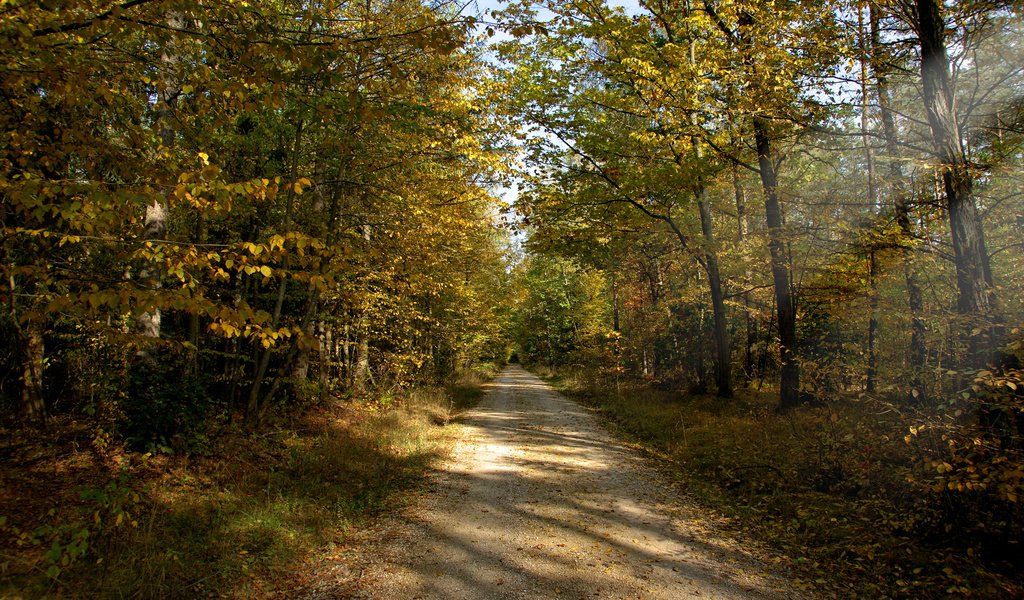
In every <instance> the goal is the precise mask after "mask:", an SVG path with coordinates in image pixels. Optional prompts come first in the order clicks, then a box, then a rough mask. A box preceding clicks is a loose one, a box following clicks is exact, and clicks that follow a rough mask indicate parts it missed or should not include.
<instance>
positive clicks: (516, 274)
mask: <svg viewBox="0 0 1024 600" xmlns="http://www.w3.org/2000/svg"><path fill="white" fill-rule="evenodd" d="M1022 17H1024V4H1022V3H1020V2H1018V1H1016V0H1008V1H1002V0H963V1H958V2H954V1H943V0H825V1H815V2H812V1H809V0H767V1H765V0H639V1H638V2H635V3H634V2H627V3H625V4H620V3H610V2H603V1H601V0H598V1H582V0H540V1H534V0H521V1H519V2H508V3H502V4H501V5H492V4H488V5H486V6H485V5H484V4H483V3H480V4H478V3H476V2H471V3H463V2H453V1H451V0H429V1H427V0H364V1H362V2H355V1H349V0H336V1H328V2H311V1H308V0H272V1H268V2H246V1H242V0H200V1H189V2H185V1H183V0H128V1H123V2H117V1H114V2H111V1H110V0H45V1H41V2H39V1H32V0H8V1H5V2H0V37H2V39H3V43H2V44H0V56H2V60H0V122H2V134H3V137H2V139H0V228H2V231H3V235H2V239H0V269H2V282H0V303H2V305H3V310H2V311H0V339H2V340H3V343H2V344H0V457H2V461H0V596H3V597H12V598H22V597H25V598H28V597H125V596H130V597H142V598H168V597H190V598H191V597H196V596H197V595H207V594H209V595H210V596H211V597H213V596H217V595H220V596H224V597H271V596H273V595H274V594H277V595H279V596H280V597H293V596H295V595H297V594H298V592H297V591H296V590H301V589H306V588H308V586H309V585H310V580H309V578H310V577H313V575H310V573H312V571H311V570H310V565H318V564H323V562H324V561H327V560H330V559H331V557H333V556H336V555H337V554H339V553H343V550H344V549H345V548H347V545H348V544H349V543H350V542H349V540H351V539H355V538H356V537H358V536H357V532H358V531H361V530H362V529H363V528H365V527H367V526H369V524H370V523H372V522H373V521H374V519H377V518H379V517H380V516H381V515H386V514H389V513H391V512H393V511H395V510H396V509H397V508H398V507H401V506H403V505H404V504H403V503H406V502H409V501H410V500H409V498H411V497H413V496H415V495H416V493H417V491H416V490H417V489H418V486H419V485H420V483H419V482H420V481H421V480H422V477H423V474H424V473H425V472H427V471H428V470H430V469H431V468H433V467H432V465H435V464H436V462H437V460H439V459H440V458H441V457H443V456H444V454H445V452H446V448H448V447H450V445H451V444H452V443H453V436H455V435H457V433H456V432H455V430H454V429H453V428H451V427H449V423H450V422H455V421H458V418H459V415H460V414H462V413H463V412H464V411H466V410H468V409H469V408H471V407H472V405H473V404H474V402H476V401H477V400H479V398H480V397H481V395H482V394H483V393H484V391H483V389H484V388H485V387H486V385H485V382H486V381H487V380H488V379H489V378H491V377H493V376H494V375H495V374H496V373H497V372H498V371H500V369H501V368H502V367H503V366H504V365H505V364H507V363H509V362H519V363H521V364H523V365H524V366H525V367H527V368H529V369H530V370H532V371H534V372H536V373H538V374H540V375H542V376H544V377H545V378H546V379H548V380H549V381H550V382H551V383H552V384H554V385H555V386H556V387H557V388H558V389H559V390H560V391H562V392H563V393H564V394H566V395H568V396H570V397H572V398H574V399H575V400H577V401H579V402H581V403H583V404H584V405H587V406H589V407H591V408H592V409H593V410H594V411H595V412H597V413H598V414H600V415H602V416H603V417H604V418H606V419H607V421H608V422H609V423H610V425H609V426H610V427H611V428H612V430H613V431H615V432H616V433H617V434H618V435H621V436H623V437H625V438H626V439H628V440H630V443H631V444H634V445H636V446H637V447H638V448H640V449H641V450H642V451H643V452H644V453H645V454H646V455H647V456H648V457H649V458H650V460H652V461H653V462H655V463H657V464H659V465H660V467H659V468H662V469H664V470H665V472H666V473H668V474H669V477H670V478H672V479H673V480H674V481H676V483H677V485H678V488H679V489H680V490H681V493H683V494H685V495H687V496H689V497H693V498H695V499H696V501H697V502H699V503H702V504H704V505H706V506H709V507H711V508H712V509H713V510H715V511H717V513H719V514H721V515H723V519H724V520H725V521H727V522H728V523H729V525H728V527H732V528H734V529H735V531H736V532H737V535H745V536H752V537H753V538H756V539H758V540H762V541H764V542H765V543H767V544H768V545H770V546H771V547H774V548H777V549H780V551H781V552H782V554H784V555H786V556H788V557H790V558H789V559H788V561H787V562H786V564H784V565H782V567H783V568H785V569H786V570H787V572H789V573H790V574H791V576H792V578H793V580H794V581H795V582H797V586H798V587H802V588H805V589H807V590H809V591H810V592H812V593H815V594H817V595H821V596H823V597H863V598H878V597H905V598H922V597H981V598H1004V597H1014V596H1018V595H1024V578H1022V576H1021V574H1020V567H1021V564H1022V560H1024V548H1021V545H1022V543H1024V509H1022V507H1021V501H1022V499H1024V369H1022V366H1021V359H1022V358H1024V331H1022V330H1021V327H1024V19H1022Z"/></svg>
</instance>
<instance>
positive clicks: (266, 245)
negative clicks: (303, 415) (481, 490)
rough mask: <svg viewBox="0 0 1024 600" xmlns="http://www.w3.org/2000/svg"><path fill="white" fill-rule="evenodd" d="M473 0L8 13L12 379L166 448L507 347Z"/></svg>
mask: <svg viewBox="0 0 1024 600" xmlns="http://www.w3.org/2000/svg"><path fill="white" fill-rule="evenodd" d="M462 9H463V7H462V5H459V4H451V3H446V2H438V3H433V4H424V3H420V2H415V1H405V0H396V1H385V2H362V3H346V2H340V3H318V2H303V1H296V2H292V1H281V2H270V3H263V2H261V3H248V4H247V3H236V2H227V1H224V2H221V1H218V0H214V1H212V2H206V1H204V2H181V1H176V0H132V1H130V2H123V3H120V4H116V3H110V2H103V1H88V2H82V1H75V2H46V3H36V2H27V3H15V4H10V5H6V6H5V7H4V8H3V10H2V11H0V37H2V39H3V44H0V46H2V50H0V53H2V66H0V106H2V108H0V120H2V130H3V141H2V142H0V226H2V228H3V241H2V243H0V265H2V267H0V268H2V269H3V283H2V284H0V298H2V300H3V305H4V310H3V312H2V315H0V337H2V338H3V339H4V340H5V343H4V345H3V355H2V357H0V359H2V365H0V385H2V387H0V394H2V400H3V411H4V414H5V416H6V417H8V418H14V417H15V416H18V418H20V419H21V420H22V421H23V422H26V423H30V422H35V423H45V422H46V420H47V419H48V417H50V416H52V415H57V414H63V415H78V416H82V415H83V414H88V415H94V416H96V417H97V418H100V419H102V421H103V422H104V423H109V424H114V425H116V426H117V427H118V428H120V430H121V431H122V432H123V433H124V434H125V436H126V437H128V438H129V439H130V440H132V441H133V442H134V443H135V444H136V445H137V446H141V447H143V448H145V447H147V446H148V447H150V448H154V447H157V448H160V447H162V448H167V447H169V446H171V445H173V444H172V441H174V440H180V439H182V438H184V439H186V440H187V439H188V435H189V434H190V432H192V431H194V430H196V428H199V427H201V426H202V425H203V423H204V422H205V421H207V420H210V419H224V418H230V417H231V416H238V417H244V419H245V420H247V421H248V422H249V423H251V424H257V423H259V422H261V421H262V420H263V419H265V417H266V416H267V415H268V414H269V413H271V412H272V411H273V410H274V409H275V408H277V407H280V406H301V403H303V402H307V401H309V400H311V399H315V398H317V397H318V396H320V395H322V394H327V393H333V394H349V393H356V394H359V393H362V392H365V391H366V390H367V389H368V388H369V387H371V386H375V387H377V388H379V389H388V388H391V387H394V386H403V385H409V384H411V383H415V382H423V381H435V380H438V379H444V378H446V377H449V376H451V375H452V374H453V373H455V372H458V371H459V370H461V369H465V368H467V367H469V366H471V365H472V364H473V363H474V362H478V361H481V360H501V359H502V357H503V356H504V353H505V352H506V350H505V347H504V343H505V342H504V341H503V338H502V332H501V323H502V322H503V318H504V317H503V316H502V315H500V314H498V312H497V311H498V309H496V308H495V307H496V306H497V304H498V303H497V302H495V301H494V298H495V297H496V296H497V295H498V294H499V290H500V289H501V287H502V286H503V285H504V282H503V277H505V270H504V266H503V265H504V260H505V259H504V256H503V249H502V248H503V244H504V241H503V237H502V234H501V232H500V230H499V229H497V228H496V226H495V225H494V223H495V222H496V213H497V210H498V205H497V203H496V201H495V199H494V198H493V197H492V196H491V194H490V193H489V192H488V189H489V188H490V187H491V186H492V185H493V183H494V181H495V179H496V178H498V177H500V176H502V169H503V167H502V165H503V163H504V159H503V151H502V150H501V148H500V138H499V134H500V131H501V127H500V123H499V122H498V121H497V120H495V119H494V118H493V117H492V115H490V114H488V113H487V112H486V110H485V109H486V106H487V103H488V98H487V97H486V94H487V93H489V88H487V87H486V86H484V85H482V84H483V83H484V82H486V81H488V80H489V79H490V73H489V67H487V66H486V64H485V63H484V62H482V60H481V58H480V55H481V50H480V48H479V45H478V44H477V42H475V41H474V39H473V36H474V35H475V33H474V20H473V18H471V17H466V16H464V15H463V14H462Z"/></svg>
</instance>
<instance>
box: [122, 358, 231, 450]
mask: <svg viewBox="0 0 1024 600" xmlns="http://www.w3.org/2000/svg"><path fill="white" fill-rule="evenodd" d="M213 408H215V403H214V402H213V401H212V400H211V398H210V395H209V394H208V391H207V382H206V381H205V380H204V379H202V378H201V377H199V376H197V375H193V374H189V373H188V370H187V369H186V368H185V364H184V361H183V360H182V359H181V358H180V357H178V356H175V355H172V354H170V353H162V354H158V355H154V356H148V357H144V358H141V359H139V360H138V361H136V363H135V364H133V365H132V366H131V368H130V370H129V373H128V394H127V398H125V400H124V402H123V404H122V406H121V409H122V410H121V414H122V420H121V423H120V427H119V429H120V432H121V435H122V436H124V439H125V442H126V443H127V444H128V446H129V447H131V448H132V449H134V450H139V451H146V452H153V453H165V454H172V453H174V452H185V453H194V452H201V451H202V450H203V448H204V446H205V442H206V436H205V425H206V421H207V418H208V417H209V416H210V415H211V414H212V413H213Z"/></svg>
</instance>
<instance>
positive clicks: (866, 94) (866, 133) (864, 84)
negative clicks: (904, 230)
mask: <svg viewBox="0 0 1024 600" xmlns="http://www.w3.org/2000/svg"><path fill="white" fill-rule="evenodd" d="M857 33H858V45H859V46H860V135H861V142H862V143H863V145H864V160H865V162H866V163H867V176H868V181H867V183H868V188H867V196H868V197H867V200H868V205H869V209H870V211H871V213H872V214H877V213H878V212H879V210H880V205H879V202H878V190H877V185H876V183H875V180H876V177H875V149H874V146H873V145H872V142H871V136H870V127H869V121H870V108H871V103H870V101H869V98H870V87H869V83H868V63H869V62H870V57H871V54H870V51H869V49H868V47H869V40H868V39H867V38H868V32H867V31H866V30H865V26H864V9H863V6H858V7H857ZM870 246H871V247H870V248H868V340H867V342H868V347H867V363H868V364H867V368H866V370H865V371H866V372H865V380H866V383H865V386H864V388H865V391H867V392H868V393H869V394H870V393H873V392H874V391H875V387H876V379H877V377H878V357H877V348H876V347H875V346H876V338H877V337H878V256H877V250H876V248H875V247H874V246H875V245H874V243H873V242H870Z"/></svg>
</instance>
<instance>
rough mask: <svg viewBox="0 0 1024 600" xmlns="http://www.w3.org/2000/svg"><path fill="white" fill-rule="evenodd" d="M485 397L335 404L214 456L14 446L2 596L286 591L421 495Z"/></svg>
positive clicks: (84, 436) (234, 435) (229, 438)
mask: <svg viewBox="0 0 1024 600" xmlns="http://www.w3.org/2000/svg"><path fill="white" fill-rule="evenodd" d="M480 393H481V392H480V382H479V381H463V382H460V383H459V385H456V386H452V387H450V388H420V389H416V390H412V391H410V392H408V393H407V394H405V395H404V396H402V397H394V398H388V399H387V400H386V401H382V402H373V403H366V404H353V403H340V402H339V403H337V404H334V405H330V406H323V407H320V408H316V409H314V410H313V411H311V412H309V413H307V414H306V415H304V416H303V417H302V418H301V419H299V420H297V421H295V422H293V423H291V424H290V425H289V426H287V427H279V428H277V429H274V430H273V431H267V432H261V433H259V434H246V433H245V432H243V431H241V430H229V431H227V432H225V433H223V434H222V435H220V436H219V437H218V438H217V439H216V442H215V443H214V447H213V448H212V450H211V452H210V453H209V455H208V456H205V457H193V458H185V457H167V456H159V457H146V456H144V455H138V454H132V453H126V452H124V451H123V450H121V449H119V448H112V447H111V446H112V444H109V445H104V444H103V443H102V440H101V441H96V440H90V439H89V436H90V435H91V434H92V433H94V432H88V431H77V432H76V433H75V434H74V435H71V434H68V435H69V436H71V437H73V438H74V440H71V441H72V442H73V443H70V442H69V440H63V441H61V440H57V441H56V442H53V443H50V444H39V443H38V440H36V441H33V440H22V441H21V442H18V443H14V442H11V441H10V436H5V439H6V440H7V443H6V444H5V445H4V446H3V448H2V449H4V450H6V453H7V454H10V455H11V456H10V457H11V458H15V459H16V460H15V461H14V462H8V463H6V467H4V469H3V473H2V474H0V475H2V477H3V479H2V481H3V488H2V490H3V491H2V494H3V497H2V500H3V504H4V509H3V510H4V513H3V514H4V516H5V517H6V519H5V521H4V524H3V527H2V529H0V551H2V552H3V556H2V558H0V568H2V572H0V574H2V580H0V597H4V598H36V597H47V596H60V597H67V598H85V597H88V598H123V597H131V598H196V597H226V598H253V597H261V598H272V597H288V596H289V595H290V593H291V592H293V591H294V590H295V589H298V588H300V587H303V586H304V585H305V584H306V583H307V581H308V578H309V577H310V575H309V569H310V566H311V565H313V564H315V563H316V561H317V560H318V559H320V558H323V557H325V556H330V555H332V554H334V553H336V552H337V551H338V549H339V548H341V547H343V546H344V545H345V544H346V543H347V540H349V539H350V537H351V536H352V534H353V533H354V532H355V531H357V530H358V529H359V528H360V527H363V526H365V525H366V524H367V523H368V522H370V521H371V520H373V519H374V518H376V517H378V516H379V515H381V514H382V513H384V512H386V511H390V510H393V509H394V508H396V507H398V506H401V505H402V503H403V502H406V501H408V500H409V499H410V498H411V497H414V495H415V493H416V490H417V488H418V485H419V483H420V482H421V480H422V477H423V475H424V473H425V472H426V471H427V470H428V469H429V468H430V467H431V465H433V464H434V463H435V461H436V460H438V459H439V458H440V457H442V456H443V455H444V454H445V453H446V452H447V450H448V448H449V447H450V444H451V442H452V441H453V436H454V435H455V431H456V429H455V428H454V427H446V426H445V424H447V423H448V422H450V420H451V419H452V418H453V416H455V415H456V414H457V413H458V412H459V411H461V410H463V409H465V408H466V407H467V406H470V405H472V404H473V403H475V401H476V400H477V399H478V398H479V396H480ZM71 429H73V428H72V427H71V425H70V424H63V425H62V426H61V430H62V431H70V430H71ZM79 429H81V428H79ZM6 433H8V434H11V435H14V433H15V432H6ZM32 453H35V455H36V456H35V457H34V458H33V459H32V460H30V461H27V462H25V461H21V462H20V464H19V461H18V460H17V459H24V458H26V456H27V455H28V454H32ZM42 474H46V475H48V476H47V477H46V479H42V480H40V477H41V475H42ZM111 482H112V483H111ZM82 492H84V495H83V494H82ZM97 518H98V519H99V520H98V521H97V520H96V519H97ZM83 532H85V533H83ZM76 535H78V536H79V537H80V538H81V537H84V538H85V540H86V544H85V548H84V551H82V552H78V549H77V548H76V547H75V546H73V545H72V544H71V543H72V542H73V541H74V540H75V539H76V537H75V536H76ZM54 543H56V544H57V552H56V554H54V553H53V552H52V550H53V548H54V545H53V544H54ZM48 552H50V556H47V553H48ZM53 567H57V570H54V569H53ZM47 570H49V571H50V572H49V574H47Z"/></svg>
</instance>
